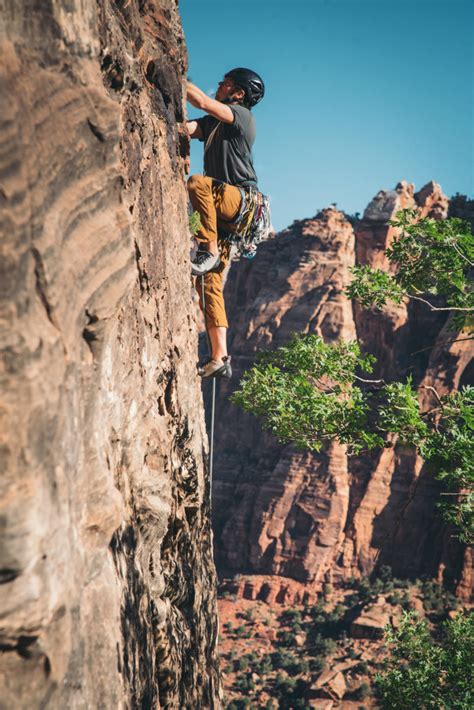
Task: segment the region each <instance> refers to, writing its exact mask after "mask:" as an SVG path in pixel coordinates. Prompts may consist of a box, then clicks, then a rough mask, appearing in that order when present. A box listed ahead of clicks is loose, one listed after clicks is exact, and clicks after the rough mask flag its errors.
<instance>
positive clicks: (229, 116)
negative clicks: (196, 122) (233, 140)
mask: <svg viewBox="0 0 474 710" xmlns="http://www.w3.org/2000/svg"><path fill="white" fill-rule="evenodd" d="M186 98H187V99H188V101H189V103H190V104H191V105H192V106H194V108H199V109H201V111H205V112H206V113H208V114H209V115H210V116H214V118H217V119H219V121H222V122H223V123H234V114H233V112H232V110H231V109H230V108H229V106H227V105H226V104H223V103H222V102H221V101H216V100H215V99H211V97H210V96H207V95H206V94H205V93H204V91H201V89H199V88H198V87H197V86H196V85H195V84H191V82H190V81H188V83H187V86H186Z"/></svg>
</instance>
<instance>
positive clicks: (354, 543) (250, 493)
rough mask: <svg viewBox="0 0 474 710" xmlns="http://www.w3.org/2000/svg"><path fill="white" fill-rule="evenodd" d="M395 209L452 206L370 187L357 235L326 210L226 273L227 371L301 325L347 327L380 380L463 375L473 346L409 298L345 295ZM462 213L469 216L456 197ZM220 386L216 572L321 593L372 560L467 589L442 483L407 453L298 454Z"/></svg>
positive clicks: (337, 333)
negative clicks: (381, 300) (370, 307)
mask: <svg viewBox="0 0 474 710" xmlns="http://www.w3.org/2000/svg"><path fill="white" fill-rule="evenodd" d="M402 207H418V208H419V210H420V213H421V214H422V215H431V216H435V217H436V218H437V219H440V218H443V217H446V216H447V214H448V209H449V204H448V200H447V198H446V197H445V196H444V195H443V193H442V191H441V188H440V187H439V185H437V184H436V183H434V182H431V183H428V184H427V185H426V186H424V187H423V188H422V189H421V190H420V191H419V192H417V193H415V191H414V186H413V185H411V184H408V183H406V182H401V183H399V184H398V185H397V186H396V188H395V189H394V190H390V191H381V192H379V193H378V194H377V195H376V197H375V198H374V200H373V201H372V202H371V203H370V204H369V206H368V207H367V209H366V211H365V213H364V215H363V218H362V220H360V221H357V222H355V225H354V230H353V228H352V224H351V223H350V222H349V221H348V220H347V219H346V218H345V217H344V215H343V214H342V213H340V212H338V211H336V210H334V209H326V210H323V211H322V212H321V213H319V214H318V215H317V217H315V218H313V219H309V220H304V221H302V222H295V223H294V224H293V225H292V226H291V227H290V228H289V229H287V230H285V231H284V232H282V233H281V234H279V235H277V237H276V238H275V239H274V240H273V241H271V242H269V243H267V244H264V245H262V246H261V247H260V249H259V253H258V254H257V257H256V258H255V260H254V261H253V262H252V263H251V264H247V263H241V264H238V265H236V266H235V267H234V268H233V269H231V272H230V275H229V279H228V282H227V287H226V288H227V296H226V298H227V302H228V304H229V311H230V322H231V338H230V342H231V353H232V355H233V359H234V362H235V366H236V367H235V369H236V375H237V377H238V376H239V375H240V373H241V372H242V370H243V369H244V368H246V367H248V366H249V365H250V364H251V362H252V361H253V357H254V353H255V351H256V350H259V349H262V348H267V347H270V348H274V347H276V346H278V345H280V344H282V343H283V342H285V341H286V340H287V339H288V337H289V336H290V335H291V333H293V332H295V331H301V332H306V333H308V332H309V333H319V334H322V335H323V336H324V338H325V339H326V340H329V341H331V340H335V339H337V338H344V339H354V338H355V337H356V335H357V337H358V338H359V339H360V341H361V342H362V345H363V347H364V349H365V350H367V351H369V352H371V353H373V354H374V355H376V357H377V358H378V361H379V363H378V369H377V372H376V375H377V376H378V375H380V376H383V377H385V378H386V379H391V378H397V379H399V378H403V377H405V375H407V374H408V373H411V374H412V376H413V378H414V381H415V383H417V384H418V383H424V384H436V386H437V387H439V388H440V389H441V390H442V391H449V390H451V389H453V388H454V387H456V386H458V385H459V384H460V383H464V382H467V381H469V379H471V378H472V375H471V374H470V372H471V367H472V364H471V365H470V364H469V363H470V361H471V360H472V343H469V342H467V343H462V342H459V343H454V342H452V341H453V340H454V339H455V336H454V335H453V334H452V333H448V331H447V329H446V322H445V321H446V316H445V314H442V313H441V314H440V313H435V312H431V311H429V310H428V309H427V308H426V307H425V306H423V305H422V304H419V303H415V304H411V303H410V304H408V305H407V304H401V305H400V306H389V307H387V308H386V309H385V310H384V312H383V313H382V314H380V313H373V312H371V311H361V310H360V309H359V308H358V307H357V305H354V307H353V306H352V304H351V303H350V302H349V301H348V300H347V299H346V298H345V296H344V295H343V293H342V291H343V289H344V286H345V284H347V282H348V279H349V267H350V266H352V265H353V264H354V263H370V264H372V265H373V266H381V267H383V266H386V262H385V256H384V255H383V252H384V249H385V248H386V247H387V246H388V245H389V244H390V242H391V239H392V238H393V228H391V227H390V226H389V225H388V223H387V222H388V220H389V219H390V218H392V217H393V216H394V214H395V212H396V211H397V210H398V209H401V208H402ZM461 208H462V210H464V214H465V213H466V211H469V210H468V208H469V205H467V204H466V203H462V205H461V207H459V209H461ZM451 213H453V212H452V211H451ZM354 232H355V234H354ZM237 377H236V380H237ZM232 386H233V387H235V384H233V385H232ZM230 389H231V388H230V387H229V386H224V385H221V397H220V400H219V403H218V408H219V409H218V422H219V424H218V431H217V436H216V441H217V446H218V449H217V461H216V483H215V494H214V500H215V507H214V511H215V512H214V521H215V531H216V536H217V545H216V553H217V556H218V563H219V565H220V569H221V571H222V574H223V575H225V574H227V573H233V572H235V571H239V572H242V573H244V574H246V575H248V574H255V575H256V584H255V585H254V589H253V590H252V594H253V595H254V597H253V598H264V596H265V593H266V592H265V590H263V587H262V590H261V592H259V591H258V589H257V588H256V587H257V586H258V584H259V582H258V580H259V576H258V575H262V574H263V575H277V576H282V577H290V578H293V579H295V580H297V581H299V582H301V583H303V584H305V585H306V586H307V587H308V588H313V589H317V588H318V587H320V585H321V582H322V581H323V580H334V581H336V580H337V579H338V578H339V579H340V578H348V577H350V576H351V575H355V576H358V575H361V574H368V573H369V572H370V571H371V570H372V569H373V568H374V566H375V565H376V564H378V563H379V564H380V563H382V564H390V565H392V566H393V570H394V572H395V574H397V575H412V576H416V575H420V574H428V575H434V576H439V577H443V576H444V577H445V578H446V579H447V580H449V581H453V582H454V583H455V584H456V585H457V588H458V593H459V594H460V595H462V596H468V595H469V593H470V591H471V590H472V585H471V581H472V560H471V558H470V557H469V552H468V551H467V552H465V551H464V550H463V548H462V546H460V545H459V544H458V543H457V542H456V541H455V540H454V539H453V537H452V531H449V530H447V529H446V526H445V524H444V523H443V521H442V518H441V516H440V513H439V510H438V508H437V503H438V502H439V499H440V490H441V489H440V484H439V483H438V482H436V481H435V480H433V478H432V476H429V475H428V474H427V473H426V471H425V470H424V468H423V467H422V462H421V461H420V460H419V459H417V457H416V456H414V455H413V453H412V452H411V451H410V450H405V449H403V448H402V447H400V446H397V447H395V448H394V449H387V450H384V451H383V452H381V453H376V454H372V455H370V456H367V455H365V456H361V457H359V458H352V459H348V458H347V456H346V453H345V450H344V449H343V447H341V446H338V445H332V446H330V447H328V448H327V449H326V451H324V452H323V453H321V454H318V455H313V454H309V453H306V454H303V453H300V452H295V451H294V450H293V449H292V448H291V447H290V446H282V445H279V444H277V443H276V442H275V440H274V439H273V438H272V437H271V436H270V435H269V434H267V433H265V432H262V431H261V430H260V428H259V426H258V422H257V420H256V419H255V418H253V417H251V416H250V415H247V414H244V413H242V412H241V411H239V410H237V409H236V408H234V407H232V405H230V404H229V403H228V401H226V397H227V395H228V394H229V392H230ZM230 423H231V425H230ZM277 579H278V577H277ZM246 584H247V585H248V581H247V582H246ZM265 584H267V585H268V582H265ZM284 584H285V580H282V588H283V586H284ZM262 585H263V582H262ZM239 593H241V594H244V591H240V592H239Z"/></svg>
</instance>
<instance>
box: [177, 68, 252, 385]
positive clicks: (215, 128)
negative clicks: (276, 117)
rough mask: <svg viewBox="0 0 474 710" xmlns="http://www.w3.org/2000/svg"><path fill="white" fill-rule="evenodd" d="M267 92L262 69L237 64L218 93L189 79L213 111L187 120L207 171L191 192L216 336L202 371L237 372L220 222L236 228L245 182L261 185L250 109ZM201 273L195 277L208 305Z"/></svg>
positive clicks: (193, 98)
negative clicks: (233, 367) (231, 353)
mask: <svg viewBox="0 0 474 710" xmlns="http://www.w3.org/2000/svg"><path fill="white" fill-rule="evenodd" d="M264 93H265V87H264V84H263V81H262V79H261V78H260V76H259V75H258V74H256V73H255V72H254V71H252V70H250V69H245V68H242V67H240V68H237V69H232V70H231V71H229V72H227V74H225V76H224V79H223V80H222V81H221V82H220V83H219V85H218V87H217V91H216V95H215V99H212V98H210V97H209V96H207V95H206V94H205V93H204V92H202V91H201V90H200V89H198V87H197V86H195V85H194V84H191V83H190V82H188V84H187V91H186V94H187V99H188V101H189V103H190V104H192V105H193V106H194V107H195V108H199V109H201V110H203V111H205V112H206V114H208V115H207V116H203V117H202V118H198V119H196V120H193V121H188V122H187V127H188V132H189V136H190V138H198V139H199V140H201V141H203V142H204V175H191V177H190V178H189V180H188V191H189V198H190V201H191V204H192V206H193V209H194V210H197V212H199V214H200V217H201V228H200V230H199V232H198V233H197V235H196V239H197V241H198V244H199V248H198V251H197V253H196V256H195V257H194V259H193V261H192V273H193V274H194V275H195V276H197V277H202V278H204V299H205V309H204V310H205V312H204V317H205V319H206V327H207V331H208V334H209V339H210V342H211V351H212V352H211V359H210V360H209V361H208V362H207V363H205V364H204V365H203V366H202V367H200V368H199V369H198V372H199V374H200V375H201V377H226V378H229V377H231V375H232V370H231V366H230V356H229V355H228V354H227V337H226V335H227V328H228V322H227V316H226V311H225V303H224V295H223V287H224V273H223V272H224V270H225V268H226V266H227V264H228V262H229V257H230V249H231V245H230V243H229V241H226V240H224V239H223V238H221V237H220V235H219V228H220V229H225V230H226V231H227V232H232V231H233V227H234V224H235V222H236V220H237V219H238V218H239V217H240V212H241V208H242V206H243V204H245V202H244V201H245V194H246V192H245V191H246V188H250V187H253V188H256V187H257V176H256V174H255V170H254V167H253V161H252V152H251V150H252V145H253V142H254V140H255V119H254V117H253V115H252V113H251V111H250V109H251V108H252V107H253V106H255V104H257V103H258V102H259V101H260V100H261V99H262V98H263V95H264ZM201 285H202V284H201V278H197V279H196V288H197V290H198V293H199V298H200V306H201V309H203V303H202V294H201Z"/></svg>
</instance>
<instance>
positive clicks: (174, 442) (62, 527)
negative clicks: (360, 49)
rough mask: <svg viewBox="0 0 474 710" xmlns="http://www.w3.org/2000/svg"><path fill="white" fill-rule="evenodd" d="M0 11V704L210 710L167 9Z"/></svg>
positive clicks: (164, 3)
mask: <svg viewBox="0 0 474 710" xmlns="http://www.w3.org/2000/svg"><path fill="white" fill-rule="evenodd" d="M4 5H5V11H4V20H5V26H4V28H3V30H2V34H1V55H2V58H1V64H0V66H1V83H2V97H4V99H5V97H7V100H2V103H1V129H0V140H1V146H2V151H1V156H2V157H1V159H0V160H1V162H0V166H1V188H0V202H1V209H2V227H3V230H2V231H3V233H4V237H3V245H2V259H1V276H0V289H1V323H2V336H1V337H2V353H3V355H2V360H1V366H0V367H1V369H0V373H1V374H0V377H1V387H2V400H1V405H0V416H1V422H2V424H1V445H0V452H1V462H2V463H1V469H2V474H3V490H2V513H1V515H2V533H3V535H2V537H3V548H2V557H1V570H2V587H1V597H2V600H1V608H2V631H1V634H2V649H3V650H4V653H3V654H2V656H1V659H0V668H1V672H2V677H3V684H2V690H1V691H0V697H1V701H0V704H1V706H2V707H5V708H6V707H9V708H11V707H15V708H20V707H21V708H23V707H25V708H26V707H28V708H32V707H54V708H66V707H67V708H85V707H88V708H93V707H103V708H118V707H146V708H151V707H165V706H166V707H170V708H178V707H179V708H197V707H203V708H204V707H215V706H217V705H218V700H217V698H218V693H219V688H218V676H217V664H216V655H215V643H216V635H217V620H216V608H215V592H214V589H215V571H214V566H213V562H212V541H211V531H210V525H209V506H208V497H209V490H208V481H207V471H206V467H205V455H206V447H207V440H206V435H205V428H204V419H203V410H202V400H201V394H200V390H199V385H198V383H197V381H196V377H195V358H196V348H197V339H196V326H195V320H194V307H193V304H192V297H191V293H192V290H191V279H190V276H189V263H188V255H189V237H188V231H187V209H186V207H187V196H186V191H185V187H184V180H183V155H185V153H186V149H187V147H186V145H184V146H180V144H179V140H178V134H177V122H180V121H182V120H183V95H182V79H183V76H184V72H185V69H186V54H185V49H184V42H183V37H182V31H181V27H180V23H179V18H178V14H177V8H176V3H175V2H173V1H172V0H160V1H158V0H157V1H154V0H149V1H148V2H140V3H129V2H125V1H121V0H118V1H117V2H109V1H108V0H99V2H93V1H92V0H83V1H82V2H80V3H71V2H67V1H66V0H47V1H46V2H43V3H37V2H31V1H29V0H25V2H23V3H17V2H14V1H13V0H7V2H6V3H5V4H4Z"/></svg>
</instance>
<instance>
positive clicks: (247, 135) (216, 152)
mask: <svg viewBox="0 0 474 710" xmlns="http://www.w3.org/2000/svg"><path fill="white" fill-rule="evenodd" d="M229 108H230V109H231V111H232V112H233V114H234V123H223V122H222V121H219V119H217V118H214V116H203V117H202V118H198V119H197V122H198V124H199V126H200V128H201V132H202V135H203V137H202V140H203V141H204V174H205V175H207V176H209V177H213V178H215V179H216V180H222V182H226V183H228V184H229V185H242V184H243V183H249V182H250V183H254V184H255V185H256V184H257V176H256V174H255V170H254V167H253V160H252V145H253V143H254V140H255V133H256V131H255V119H254V117H253V116H252V113H251V112H250V111H249V109H248V108H245V106H240V105H239V104H233V105H230V106H229Z"/></svg>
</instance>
